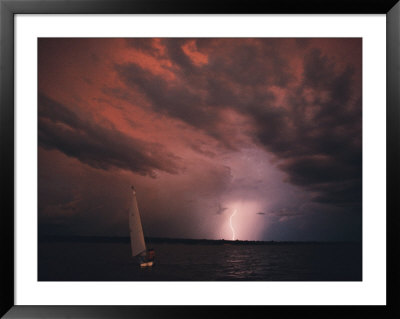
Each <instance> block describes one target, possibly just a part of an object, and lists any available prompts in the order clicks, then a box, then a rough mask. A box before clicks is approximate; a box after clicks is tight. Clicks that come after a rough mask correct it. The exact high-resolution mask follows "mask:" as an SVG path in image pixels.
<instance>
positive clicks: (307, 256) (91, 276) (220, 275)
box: [38, 242, 362, 281]
mask: <svg viewBox="0 0 400 319" xmlns="http://www.w3.org/2000/svg"><path fill="white" fill-rule="evenodd" d="M149 247H150V248H154V250H155V252H156V259H155V261H156V265H155V266H154V267H153V268H150V269H140V267H139V266H138V264H137V263H135V261H134V260H133V259H132V258H131V256H130V246H129V243H80V242H54V243H52V242H42V243H40V244H39V257H38V280H39V281H238V280H247V281H360V280H362V258H361V244H333V243H330V244H299V243H296V244H293V243H292V244H289V243H288V244H279V245H277V244H275V245H274V244H269V245H229V244H228V245H205V244H197V245H193V244H179V243H154V244H151V245H149Z"/></svg>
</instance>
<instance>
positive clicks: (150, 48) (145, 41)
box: [125, 38, 159, 55]
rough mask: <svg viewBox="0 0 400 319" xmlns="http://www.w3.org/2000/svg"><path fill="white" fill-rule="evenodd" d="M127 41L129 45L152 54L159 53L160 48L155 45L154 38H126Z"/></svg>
mask: <svg viewBox="0 0 400 319" xmlns="http://www.w3.org/2000/svg"><path fill="white" fill-rule="evenodd" d="M125 41H126V43H127V45H128V46H129V47H132V48H135V49H136V50H139V51H142V52H144V53H147V54H150V55H157V54H158V53H159V50H158V48H157V47H156V46H155V45H154V39H152V38H130V39H125Z"/></svg>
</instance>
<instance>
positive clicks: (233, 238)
mask: <svg viewBox="0 0 400 319" xmlns="http://www.w3.org/2000/svg"><path fill="white" fill-rule="evenodd" d="M236 212H237V209H235V210H234V211H233V214H232V215H231V217H230V218H229V224H230V226H231V229H232V240H235V229H234V228H233V225H232V217H233V216H235V214H236Z"/></svg>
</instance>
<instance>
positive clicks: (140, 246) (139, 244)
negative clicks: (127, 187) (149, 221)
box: [129, 187, 146, 256]
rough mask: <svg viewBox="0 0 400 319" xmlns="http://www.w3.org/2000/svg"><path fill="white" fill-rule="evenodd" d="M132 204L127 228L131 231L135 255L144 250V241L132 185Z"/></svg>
mask: <svg viewBox="0 0 400 319" xmlns="http://www.w3.org/2000/svg"><path fill="white" fill-rule="evenodd" d="M132 193H133V194H132V204H131V207H130V209H129V228H130V233H131V248H132V256H137V255H139V254H140V253H141V252H143V251H145V250H146V244H145V242H144V235H143V228H142V222H141V220H140V214H139V209H138V205H137V201H136V191H135V189H134V188H133V187H132Z"/></svg>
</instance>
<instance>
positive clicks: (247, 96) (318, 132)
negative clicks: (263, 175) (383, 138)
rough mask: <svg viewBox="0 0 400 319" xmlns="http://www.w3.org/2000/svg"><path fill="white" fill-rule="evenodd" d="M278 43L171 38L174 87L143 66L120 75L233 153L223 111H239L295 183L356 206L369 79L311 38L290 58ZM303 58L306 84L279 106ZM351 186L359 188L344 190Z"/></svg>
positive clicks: (125, 67) (321, 197)
mask: <svg viewBox="0 0 400 319" xmlns="http://www.w3.org/2000/svg"><path fill="white" fill-rule="evenodd" d="M278 40H279V39H243V40H240V41H239V40H237V39H219V41H218V42H217V41H215V39H214V40H213V39H163V41H162V43H163V44H164V45H165V47H166V57H167V58H169V59H170V60H171V61H172V62H173V64H174V66H177V67H178V69H176V67H173V68H172V70H173V71H174V73H175V75H176V76H177V77H178V80H177V81H175V82H173V83H172V82H168V81H167V80H165V79H163V78H162V77H161V76H158V75H155V74H152V73H151V72H148V71H146V70H144V69H142V68H141V67H140V66H138V65H136V64H122V65H117V66H116V70H117V72H118V74H119V76H120V78H121V79H122V80H123V81H124V82H125V83H126V85H127V87H128V88H134V89H136V90H138V91H140V92H142V93H143V94H144V96H146V98H147V99H148V100H149V101H150V103H151V105H152V107H153V109H154V110H156V111H157V112H161V113H162V114H166V115H168V116H171V117H174V118H178V119H180V120H182V121H184V122H185V123H187V124H189V125H191V126H193V127H196V128H198V129H201V130H203V131H204V132H206V133H207V134H208V135H209V136H211V137H213V138H215V139H217V140H219V141H220V142H221V143H222V145H224V146H225V147H228V148H230V149H231V150H235V149H237V148H236V146H235V141H234V137H233V136H232V135H230V134H229V132H228V131H227V130H226V129H222V128H221V126H220V125H219V123H221V121H223V120H224V118H223V117H221V114H222V113H221V111H222V110H224V109H232V110H235V111H236V112H239V113H240V114H242V115H244V116H246V117H247V118H248V119H249V120H251V121H252V122H253V123H254V124H255V128H256V130H255V131H254V135H252V136H251V137H252V138H253V140H254V141H255V142H256V143H259V144H260V145H261V146H263V147H264V148H265V149H266V150H267V151H269V152H272V153H273V154H275V155H276V156H277V158H278V159H280V160H281V162H280V166H279V167H280V168H281V169H282V170H283V171H284V172H286V173H287V175H288V181H289V182H291V183H292V184H295V185H299V186H301V187H304V188H306V189H308V190H310V191H312V192H314V193H316V194H318V195H317V196H316V197H315V200H316V201H318V202H326V203H328V202H329V203H335V202H336V203H338V204H339V202H340V205H345V203H348V204H349V205H353V204H354V203H355V202H359V201H360V191H359V190H358V189H359V186H360V185H361V172H362V167H361V164H362V163H361V129H362V127H361V119H362V117H361V110H362V107H361V92H360V90H358V89H357V88H358V86H357V83H356V82H357V81H360V80H361V75H360V74H358V73H357V74H356V69H355V67H354V66H350V65H347V66H345V67H342V68H338V67H337V65H338V63H337V62H338V61H336V60H334V59H333V58H332V57H330V56H328V55H324V54H323V53H322V51H321V50H319V49H315V48H312V41H310V40H307V39H298V40H296V41H295V42H293V43H294V44H293V48H295V49H296V50H297V49H298V48H300V49H298V51H296V52H288V49H287V47H290V46H288V43H290V42H289V40H286V41H282V40H281V39H280V41H278ZM189 41H195V45H196V47H197V49H198V50H199V51H201V52H203V53H204V54H207V55H208V63H207V64H206V65H201V66H196V65H195V64H194V63H193V61H192V60H191V59H190V57H189V56H188V55H187V54H186V53H185V52H184V50H183V46H184V45H185V44H187V43H188V42H189ZM358 41H360V40H358ZM139 44H140V42H139ZM139 44H138V45H139ZM217 48H218V50H217ZM296 53H299V56H298V57H299V58H300V59H301V60H302V63H303V73H302V80H301V81H299V82H298V84H297V85H295V86H293V87H292V88H291V89H290V91H289V92H288V93H286V101H285V102H284V105H279V104H278V98H277V94H276V93H273V91H270V90H269V88H270V87H271V86H275V87H281V88H282V89H285V88H286V86H287V85H288V84H289V83H291V81H292V80H291V79H292V78H293V72H294V71H295V70H290V68H289V63H288V61H286V60H285V57H291V56H293V54H296ZM360 61H361V60H360ZM340 62H341V63H343V62H344V64H346V61H340ZM359 69H360V68H359ZM357 70H358V69H357ZM279 103H282V102H279ZM199 151H201V149H199ZM343 182H346V183H349V184H351V186H349V187H346V188H344V189H341V190H340V187H341V186H342V185H343ZM321 184H323V185H324V187H320V185H321ZM346 185H347V184H346ZM344 193H346V196H343V197H341V198H340V200H339V201H338V197H340V196H341V195H342V194H344Z"/></svg>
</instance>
